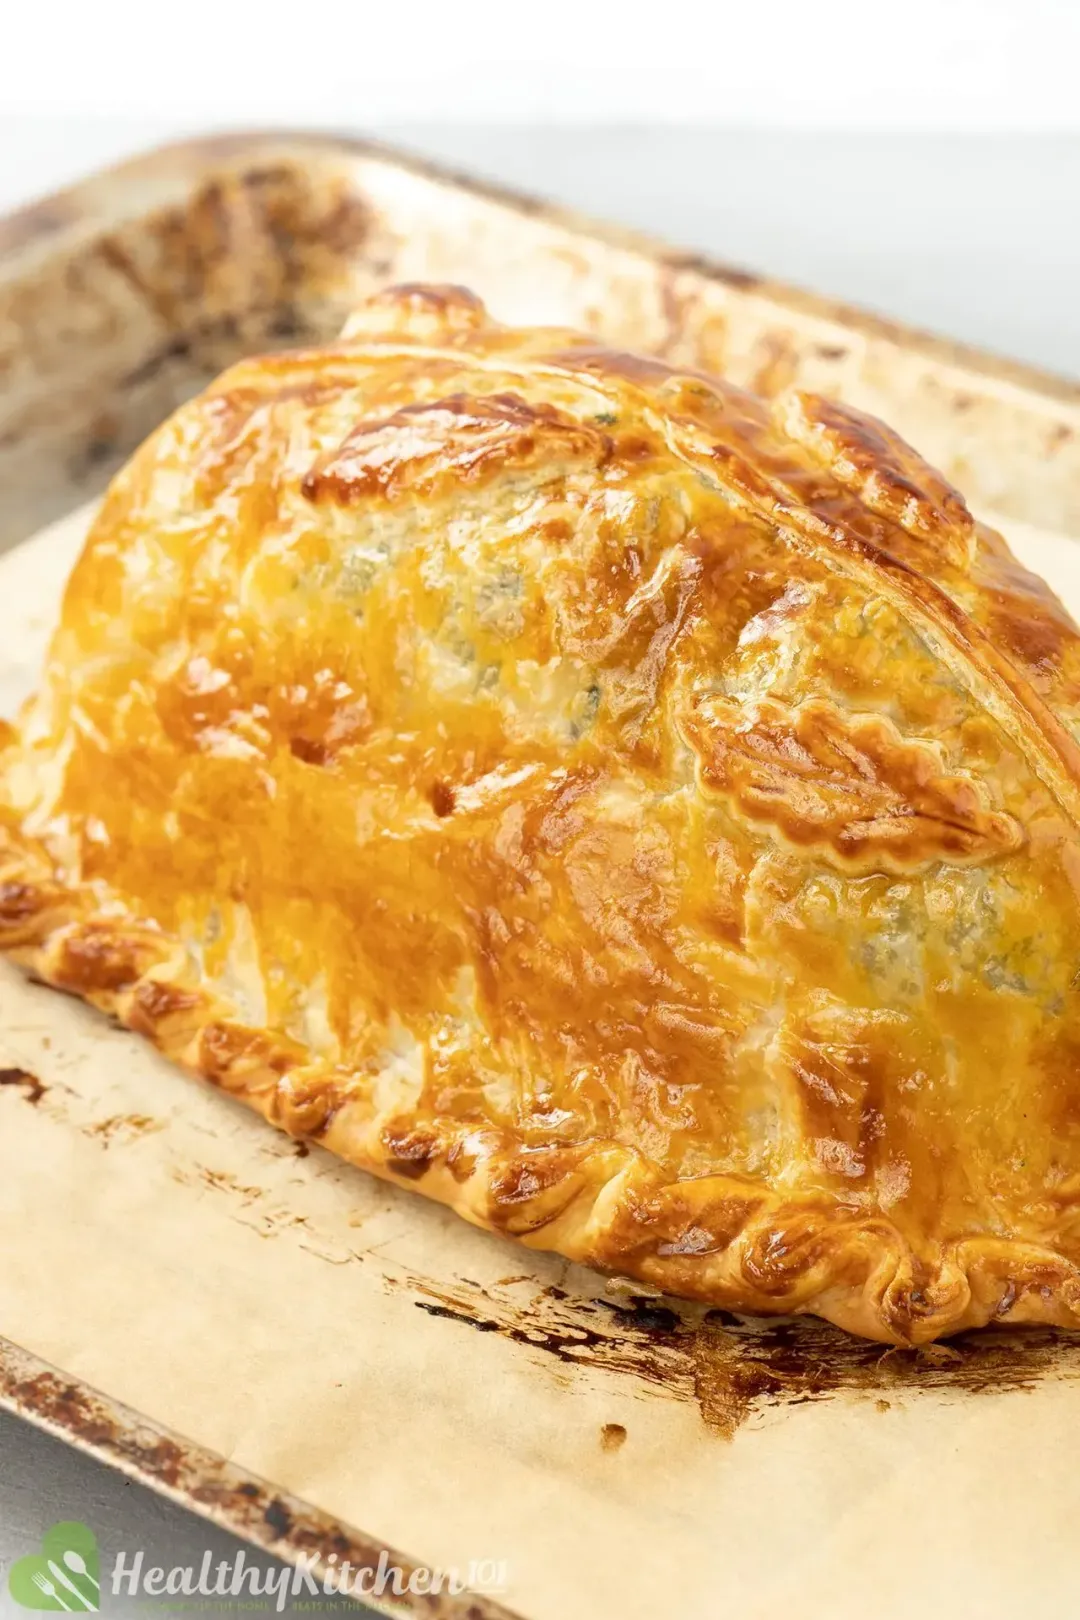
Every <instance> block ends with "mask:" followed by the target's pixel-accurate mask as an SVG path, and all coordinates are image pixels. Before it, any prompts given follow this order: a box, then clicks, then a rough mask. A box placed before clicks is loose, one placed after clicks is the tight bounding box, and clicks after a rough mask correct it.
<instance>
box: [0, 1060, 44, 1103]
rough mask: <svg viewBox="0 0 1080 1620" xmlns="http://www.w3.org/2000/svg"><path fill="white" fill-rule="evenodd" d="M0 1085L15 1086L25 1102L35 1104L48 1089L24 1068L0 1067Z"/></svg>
mask: <svg viewBox="0 0 1080 1620" xmlns="http://www.w3.org/2000/svg"><path fill="white" fill-rule="evenodd" d="M0 1086H17V1087H18V1088H19V1090H20V1091H21V1092H22V1094H23V1096H24V1097H25V1098H26V1100H27V1102H28V1103H31V1104H35V1105H36V1104H37V1103H39V1102H40V1101H41V1099H42V1097H44V1095H45V1093H46V1092H47V1091H48V1089H49V1088H48V1086H46V1085H43V1084H42V1082H41V1081H40V1080H39V1079H38V1077H37V1075H36V1074H30V1073H29V1071H28V1070H26V1069H0Z"/></svg>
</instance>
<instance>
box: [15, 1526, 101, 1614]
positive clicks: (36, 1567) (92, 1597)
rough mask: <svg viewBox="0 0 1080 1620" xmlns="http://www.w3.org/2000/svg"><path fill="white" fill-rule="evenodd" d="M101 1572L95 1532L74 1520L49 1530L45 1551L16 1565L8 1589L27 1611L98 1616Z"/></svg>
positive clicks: (42, 1545)
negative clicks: (39, 1610)
mask: <svg viewBox="0 0 1080 1620" xmlns="http://www.w3.org/2000/svg"><path fill="white" fill-rule="evenodd" d="M100 1573H101V1572H100V1565H99V1562H98V1548H97V1541H96V1539H95V1536H94V1532H93V1531H92V1530H90V1529H88V1528H87V1526H86V1525H85V1524H79V1523H78V1522H77V1521H76V1520H74V1519H72V1520H70V1521H65V1522H64V1523H63V1524H54V1525H53V1527H52V1529H51V1530H46V1532H45V1534H44V1535H43V1536H42V1538H41V1551H40V1552H36V1553H31V1554H30V1555H29V1557H28V1558H20V1559H19V1561H18V1563H17V1564H13V1565H12V1567H11V1571H10V1573H9V1575H8V1590H9V1592H10V1593H11V1595H12V1597H13V1598H14V1599H15V1602H16V1603H18V1604H20V1605H21V1606H22V1608H24V1609H48V1610H50V1611H52V1612H53V1613H56V1614H61V1613H65V1612H66V1613H68V1614H96V1613H97V1610H98V1604H99V1602H100V1596H101V1586H100V1584H99V1582H100Z"/></svg>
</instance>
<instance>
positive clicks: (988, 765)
mask: <svg viewBox="0 0 1080 1620" xmlns="http://www.w3.org/2000/svg"><path fill="white" fill-rule="evenodd" d="M1077 737H1080V633H1078V632H1077V630H1076V628H1075V626H1073V624H1072V622H1071V620H1070V619H1069V618H1068V615H1067V614H1066V613H1065V611H1064V609H1063V608H1061V606H1060V604H1059V603H1057V602H1056V601H1055V599H1054V598H1053V597H1052V595H1051V594H1050V593H1049V592H1048V591H1047V590H1046V587H1045V586H1043V585H1042V584H1041V582H1039V581H1038V580H1035V579H1033V578H1032V577H1031V576H1029V575H1027V574H1026V573H1025V572H1024V571H1023V570H1022V569H1021V568H1020V567H1019V566H1018V565H1017V564H1016V563H1015V562H1014V560H1013V559H1012V558H1011V557H1010V555H1009V553H1008V550H1007V548H1006V546H1005V545H1004V542H1003V541H1001V539H1000V537H998V536H996V535H993V534H991V533H989V532H988V531H986V530H985V529H983V528H981V527H980V526H979V525H978V524H976V523H974V522H973V520H972V519H971V517H970V515H969V514H968V512H967V510H966V508H965V507H964V504H963V501H962V499H961V497H960V496H959V495H958V494H957V492H956V491H955V490H953V489H951V488H950V487H949V486H948V485H947V484H945V482H944V481H943V480H942V479H941V478H940V477H939V476H938V475H937V474H935V473H933V472H932V471H931V470H930V469H929V468H928V467H926V466H925V465H924V464H923V463H922V462H921V461H920V459H919V458H918V456H917V455H916V454H915V453H914V452H913V451H912V450H910V449H909V448H908V447H907V446H906V445H904V444H903V443H902V442H901V441H900V440H899V439H897V438H896V437H895V435H893V434H892V433H891V432H890V431H889V430H888V429H887V428H885V427H883V426H882V425H881V424H880V423H875V422H872V421H869V420H868V419H866V418H863V417H860V416H859V415H858V414H857V413H854V412H852V411H849V410H847V409H846V408H843V407H840V406H838V405H835V404H831V403H829V402H826V401H823V400H819V399H816V398H813V397H812V396H807V395H799V394H794V395H789V396H786V397H784V398H781V399H780V400H778V401H777V402H776V403H775V404H774V405H772V406H768V405H766V404H764V403H763V402H761V401H759V400H756V399H754V398H752V397H751V396H748V395H745V394H742V393H740V392H739V391H737V390H735V389H731V388H729V387H727V386H725V385H724V384H722V383H719V382H716V381H714V380H712V379H709V378H706V377H703V376H697V375H690V374H684V373H673V372H672V371H670V370H669V369H668V368H666V367H665V366H663V365H661V364H660V363H659V362H656V361H648V360H642V359H638V358H636V357H634V356H628V355H614V354H610V353H607V352H606V351H603V350H599V349H597V348H596V347H595V346H593V345H592V344H590V343H589V342H587V341H586V340H584V339H581V338H579V337H577V336H576V335H575V334H573V333H568V332H561V331H560V332H552V331H545V330H532V331H523V332H518V331H511V330H508V329H504V328H501V327H498V326H495V325H493V324H492V323H491V322H489V321H488V319H487V317H486V315H485V313H484V311H483V309H482V307H481V306H480V305H479V304H478V302H477V300H476V299H475V298H473V297H472V295H471V294H468V293H466V292H464V291H463V290H461V289H453V288H426V287H410V288H404V289H391V290H390V291H389V292H387V293H385V294H383V295H381V296H380V297H379V298H378V299H375V300H373V301H372V302H371V303H370V304H369V305H367V306H365V308H364V309H362V310H360V311H358V313H357V315H356V316H355V317H354V318H353V320H351V321H350V323H349V325H348V327H347V329H346V335H345V336H344V337H343V339H342V340H341V341H340V342H339V343H338V344H337V345H335V346H333V347H330V348H328V349H326V350H324V351H311V352H307V353H299V354H294V355H290V356H273V357H268V358H266V359H262V360H253V361H248V362H245V363H244V364H242V365H240V366H238V367H236V368H234V369H233V371H231V372H229V373H227V374H226V375H225V376H224V377H223V378H222V379H220V380H219V382H218V383H216V384H215V385H214V386H213V387H212V388H211V389H210V390H209V391H208V392H207V393H206V394H205V395H203V396H202V398H201V399H199V400H197V401H195V402H193V403H192V404H191V405H189V406H186V407H184V408H183V409H182V410H181V411H180V412H179V413H178V414H177V415H176V416H175V417H174V418H173V420H172V421H171V422H169V423H167V424H166V425H165V426H164V427H163V428H162V429H161V430H159V432H158V433H157V434H156V435H155V436H154V437H153V438H152V439H151V440H150V441H149V442H148V444H147V445H145V446H144V447H143V449H142V450H141V451H140V452H139V453H138V455H137V456H136V457H135V458H134V460H133V461H132V463H131V464H130V466H129V467H128V468H126V469H125V471H124V472H123V473H122V474H121V475H120V477H119V478H118V479H117V481H116V482H115V484H114V486H113V488H112V490H111V492H110V494H109V497H108V499H107V501H106V503H105V506H104V508H103V511H102V513H101V515H100V517H99V519H98V521H97V524H96V526H95V528H94V531H93V533H92V535H91V537H90V540H89V541H88V544H87V547H86V550H85V552H84V555H83V557H82V559H81V560H80V563H79V564H78V566H77V568H76V570H75V573H74V575H73V577H72V580H71V583H70V585H69V588H68V592H67V596H66V600H65V604H64V609H63V614H62V620H61V624H60V626H59V628H58V630H57V633H56V636H55V638H54V642H53V646H52V651H51V654H50V658H49V663H48V666H47V669H46V673H45V679H44V683H43V686H42V689H41V692H40V694H39V696H38V697H37V698H36V699H35V700H34V701H33V702H32V703H31V704H30V705H29V706H28V707H27V709H26V711H25V713H24V715H23V716H22V719H21V722H20V724H19V726H18V727H17V728H16V729H15V730H14V731H13V732H11V733H10V734H8V733H7V732H4V733H3V734H0V949H2V950H4V951H5V952H7V953H8V954H9V955H10V956H12V958H14V959H15V960H18V961H20V962H22V963H24V964H25V965H26V966H28V967H29V968H30V969H31V970H32V971H34V972H35V973H37V974H38V975H39V976H40V977H42V978H43V979H45V980H46V981H47V982H49V983H52V984H55V985H57V986H59V987H60V988H63V989H65V990H68V991H71V992H73V993H75V994H77V995H80V996H82V997H84V998H85V999H86V1000H87V1001H90V1002H92V1003H94V1004H95V1005H96V1006H99V1007H102V1008H104V1009H105V1010H107V1011H109V1012H110V1013H112V1014H114V1015H115V1016H116V1017H117V1018H118V1019H119V1020H120V1021H121V1022H122V1023H124V1024H125V1025H127V1026H128V1027H130V1028H131V1029H134V1030H137V1031H139V1032H141V1033H142V1034H144V1035H146V1036H147V1037H149V1038H150V1039H152V1040H153V1041H154V1042H156V1044H157V1045H158V1046H159V1047H160V1048H161V1049H162V1050H163V1051H164V1052H166V1053H167V1054H168V1055H169V1056H170V1057H172V1058H174V1059H175V1060H176V1061H177V1062H179V1063H182V1064H184V1065H185V1066H186V1067H188V1068H189V1069H191V1070H193V1071H195V1072H197V1073H199V1074H202V1075H204V1076H205V1077H206V1078H207V1079H209V1080H211V1081H212V1082H213V1083H215V1084H217V1085H220V1086H222V1087H224V1088H226V1089H227V1090H229V1091H230V1092H232V1093H234V1094H235V1095H237V1096H239V1097H242V1098H243V1099H244V1100H245V1101H247V1102H249V1103H250V1104H251V1105H252V1106H253V1107H255V1108H256V1109H258V1110H259V1111H260V1112H261V1113H263V1114H264V1115H265V1116H266V1117H267V1118H268V1119H270V1120H272V1121H273V1122H274V1123H275V1124H277V1125H279V1126H281V1127H282V1128H284V1129H286V1130H289V1131H291V1132H293V1133H294V1134H296V1135H299V1136H310V1137H313V1138H317V1139H319V1140H321V1141H322V1142H324V1143H325V1144H326V1145H327V1146H328V1147H329V1148H331V1149H332V1150H333V1151H335V1152H337V1153H339V1154H341V1155H342V1156H343V1157H344V1158H346V1159H348V1160H350V1161H351V1162H353V1163H355V1164H358V1165H361V1166H363V1167H364V1168H367V1169H371V1170H374V1171H376V1172H377V1173H379V1174H382V1175H386V1176H389V1177H391V1178H393V1179H396V1180H398V1181H400V1182H401V1183H402V1184H404V1185H409V1186H413V1187H415V1188H417V1189H418V1190H420V1191H422V1192H424V1193H426V1194H428V1195H430V1196H433V1197H436V1198H439V1199H442V1200H444V1201H445V1202H447V1203H448V1204H450V1205H452V1206H453V1207H454V1208H455V1209H457V1210H458V1211H460V1213H462V1214H463V1215H464V1216H466V1218H468V1219H469V1220H472V1221H474V1222H476V1223H478V1224H480V1225H483V1226H486V1227H489V1228H492V1229H494V1230H497V1231H503V1232H506V1233H509V1234H512V1235H514V1236H516V1237H518V1238H519V1239H521V1240H522V1241H524V1242H526V1243H529V1244H532V1245H535V1246H537V1247H544V1248H552V1249H556V1250H559V1251H560V1252H562V1253H564V1254H567V1255H569V1256H571V1257H572V1258H575V1259H580V1260H583V1261H586V1262H589V1263H592V1264H595V1265H599V1266H603V1267H608V1268H611V1269H614V1270H618V1271H620V1272H624V1273H627V1274H630V1275H633V1276H636V1277H639V1278H642V1279H644V1280H646V1281H647V1282H649V1283H652V1284H656V1285H658V1286H660V1287H663V1288H667V1289H670V1290H672V1291H674V1292H677V1293H683V1294H686V1295H689V1296H691V1297H694V1298H698V1299H702V1300H706V1301H710V1302H713V1303H715V1304H718V1305H722V1306H726V1307H729V1308H732V1309H739V1310H747V1311H814V1312H817V1313H819V1314H822V1315H824V1316H827V1317H829V1318H831V1319H832V1320H834V1321H836V1322H839V1323H841V1324H842V1325H843V1326H845V1327H848V1328H851V1329H853V1330H854V1331H857V1332H861V1333H864V1334H868V1335H870V1336H872V1337H875V1338H879V1339H883V1340H887V1341H895V1342H920V1341H924V1340H927V1339H931V1338H933V1337H935V1336H937V1335H940V1334H943V1333H950V1332H955V1331H957V1330H958V1329H960V1328H964V1327H971V1326H976V1325H979V1324H981V1323H984V1322H986V1321H989V1320H991V1319H996V1320H1003V1321H1008V1322H1029V1321H1039V1322H1053V1323H1060V1324H1065V1325H1074V1324H1075V1323H1076V1322H1077V1313H1078V1311H1080V1270H1078V1264H1080V1084H1078V1077H1077V1060H1078V1056H1080V979H1078V977H1077V974H1076V968H1075V963H1076V960H1077V957H1078V952H1080V914H1078V895H1080V850H1078V847H1077V827H1078V823H1080V790H1078V789H1080V750H1078V744H1077Z"/></svg>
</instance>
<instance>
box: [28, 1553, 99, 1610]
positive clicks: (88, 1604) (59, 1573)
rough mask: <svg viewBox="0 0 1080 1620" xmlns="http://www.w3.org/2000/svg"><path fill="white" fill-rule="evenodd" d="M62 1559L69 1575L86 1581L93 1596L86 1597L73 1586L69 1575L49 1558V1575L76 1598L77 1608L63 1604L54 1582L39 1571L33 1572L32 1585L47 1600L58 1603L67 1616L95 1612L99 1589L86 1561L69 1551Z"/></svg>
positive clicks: (79, 1554) (80, 1555)
mask: <svg viewBox="0 0 1080 1620" xmlns="http://www.w3.org/2000/svg"><path fill="white" fill-rule="evenodd" d="M62 1557H63V1562H64V1563H65V1564H66V1565H67V1567H68V1569H69V1570H70V1571H71V1575H79V1576H81V1577H82V1579H83V1580H84V1581H88V1582H89V1583H90V1585H91V1586H92V1587H93V1588H94V1593H95V1596H93V1597H87V1596H86V1594H85V1593H84V1592H81V1591H80V1590H79V1588H78V1587H77V1586H76V1585H75V1582H74V1581H73V1580H72V1579H71V1575H65V1573H64V1571H63V1570H62V1569H61V1568H60V1565H59V1564H57V1563H55V1562H54V1560H53V1559H51V1558H50V1559H49V1561H48V1563H49V1574H50V1575H54V1576H55V1577H56V1579H57V1580H58V1581H59V1582H60V1584H61V1586H63V1587H64V1588H66V1590H67V1591H68V1592H69V1593H71V1595H72V1596H73V1597H77V1598H78V1600H79V1607H78V1608H75V1607H74V1605H73V1604H70V1603H65V1602H64V1599H63V1598H62V1597H61V1595H60V1593H59V1592H58V1591H57V1590H56V1586H55V1584H54V1582H53V1581H51V1580H50V1579H49V1576H48V1575H43V1574H42V1573H41V1571H40V1570H35V1571H34V1576H33V1581H34V1585H35V1586H36V1587H37V1588H38V1590H39V1591H40V1592H42V1593H44V1595H45V1596H46V1597H47V1598H50V1599H51V1600H52V1601H53V1602H54V1603H58V1604H59V1605H60V1607H61V1608H62V1609H66V1610H67V1612H68V1614H81V1613H84V1612H86V1611H87V1610H89V1611H91V1612H96V1610H97V1607H98V1602H97V1595H96V1594H98V1593H100V1591H101V1587H100V1586H99V1585H98V1583H97V1581H96V1580H95V1579H94V1577H93V1576H92V1575H91V1573H90V1571H89V1569H88V1568H87V1566H86V1559H85V1558H84V1557H83V1556H82V1554H81V1553H77V1552H73V1551H71V1550H70V1549H69V1550H68V1551H67V1552H65V1553H64V1554H63V1555H62Z"/></svg>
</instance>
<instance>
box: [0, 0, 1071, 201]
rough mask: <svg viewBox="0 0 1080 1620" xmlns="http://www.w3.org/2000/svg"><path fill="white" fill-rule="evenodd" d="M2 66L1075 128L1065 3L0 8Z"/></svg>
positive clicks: (469, 115)
mask: <svg viewBox="0 0 1080 1620" xmlns="http://www.w3.org/2000/svg"><path fill="white" fill-rule="evenodd" d="M0 57H2V60H0V108H4V109H6V110H8V111H10V112H22V113H27V112H51V113H55V114H59V115H61V116H75V115H78V114H81V113H87V112H89V113H93V114H95V115H102V114H108V115H110V116H113V117H116V116H125V115H129V114H131V115H144V116H145V115H150V116H153V117H172V116H181V117H184V118H189V119H201V120H210V121H212V122H215V123H219V124H220V123H222V122H228V123H237V122H239V123H248V122H251V121H252V120H255V121H259V120H270V121H272V122H291V121H299V122H302V123H303V122H314V123H318V124H323V125H327V124H342V123H344V124H349V125H356V124H364V125H369V126H370V125H371V124H373V123H386V122H390V121H396V120H402V121H412V120H421V119H423V120H432V121H438V122H443V121H462V120H464V121H477V120H485V121H488V120H492V121H496V122H498V121H510V122H515V123H521V122H527V123H528V122H537V121H543V122H547V123H550V122H556V123H567V122H570V123H580V122H583V121H588V122H606V121H612V120H617V121H620V122H632V123H640V122H646V121H647V122H666V123H687V122H702V121H705V122H712V123H723V124H727V125H740V126H744V127H745V126H755V127H758V128H777V127H781V126H782V127H786V128H798V129H809V128H813V129H821V128H829V129H837V128H846V129H852V128H856V129H867V128H877V129H913V128H922V129H926V128H933V129H946V128H948V129H980V130H991V129H992V130H1003V129H1010V130H1012V129H1028V130H1031V129H1039V130H1047V129H1065V128H1070V129H1075V128H1077V127H1078V125H1080V94H1078V83H1077V72H1078V66H1080V6H1078V5H1077V3H1076V0H767V3H764V0H759V3H755V0H736V3H727V0H696V3H694V0H652V3H651V4H649V5H645V4H642V3H640V0H621V3H620V0H599V3H598V0H499V3H493V0H481V3H478V4H469V3H467V0H444V3H441V4H433V3H428V4H423V3H420V0H377V3H376V4H367V3H366V0H288V3H287V4H285V3H283V0H260V3H258V4H254V3H250V0H184V4H182V5H176V4H172V5H161V4H160V3H159V4H153V3H148V0H85V3H80V4H74V3H67V4H60V3H58V0H52V3H49V4H43V3H40V0H38V3H35V0H9V3H8V4H7V5H6V6H5V7H4V23H3V38H2V52H0ZM832 183H840V184H842V180H839V179H838V180H834V181H833V182H832Z"/></svg>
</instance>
